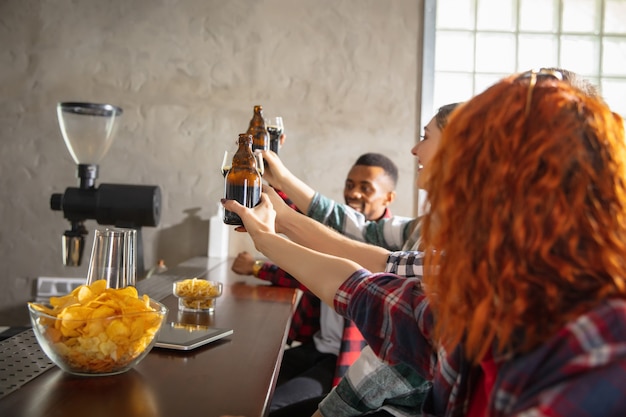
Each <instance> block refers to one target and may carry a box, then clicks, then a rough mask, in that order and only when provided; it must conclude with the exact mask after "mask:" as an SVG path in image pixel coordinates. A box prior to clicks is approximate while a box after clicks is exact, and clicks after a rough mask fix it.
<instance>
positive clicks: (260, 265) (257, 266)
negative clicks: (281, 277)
mask: <svg viewBox="0 0 626 417" xmlns="http://www.w3.org/2000/svg"><path fill="white" fill-rule="evenodd" d="M263 264H264V262H263V261H261V260H259V259H257V260H256V261H254V265H252V275H254V276H255V277H257V278H258V277H259V271H260V270H261V268H263Z"/></svg>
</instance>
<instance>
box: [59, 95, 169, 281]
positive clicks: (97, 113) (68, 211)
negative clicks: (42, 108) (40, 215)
mask: <svg viewBox="0 0 626 417" xmlns="http://www.w3.org/2000/svg"><path fill="white" fill-rule="evenodd" d="M121 115H122V109H121V108H120V107H117V106H113V105H110V104H95V103H79V102H62V103H58V104H57V116H58V120H59V126H60V128H61V133H62V135H63V140H64V141H65V145H66V146H67V149H68V150H69V152H70V154H71V155H72V159H74V162H75V163H76V164H77V177H78V179H79V186H78V187H68V188H66V189H65V193H63V194H52V197H51V198H50V208H51V209H52V210H56V211H63V217H65V218H66V219H67V220H69V222H70V225H71V229H70V230H66V231H65V232H64V233H63V237H62V244H63V264H64V265H66V266H79V265H80V264H81V262H82V257H83V252H84V249H85V236H86V235H87V234H88V231H87V229H86V227H85V224H84V222H85V221H86V220H95V221H96V222H98V224H101V225H113V226H115V227H124V228H134V229H136V230H137V276H138V277H144V275H145V267H144V260H143V243H142V238H141V227H143V226H151V227H154V226H157V225H158V224H159V219H160V217H161V189H160V188H159V186H154V185H130V184H100V185H99V186H98V187H96V179H97V178H98V164H99V163H100V160H101V159H102V157H104V155H105V154H106V153H107V151H108V150H109V147H110V146H111V143H112V142H113V138H114V132H115V127H116V125H115V122H116V120H117V118H118V117H120V116H121Z"/></svg>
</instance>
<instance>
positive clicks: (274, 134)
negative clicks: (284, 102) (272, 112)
mask: <svg viewBox="0 0 626 417" xmlns="http://www.w3.org/2000/svg"><path fill="white" fill-rule="evenodd" d="M265 128H266V129H267V133H269V135H270V150H271V151H273V152H275V153H278V147H279V146H280V135H282V134H283V131H284V130H285V127H284V125H283V118H282V117H280V116H274V117H268V118H267V119H265Z"/></svg>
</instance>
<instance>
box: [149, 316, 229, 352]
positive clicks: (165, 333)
mask: <svg viewBox="0 0 626 417" xmlns="http://www.w3.org/2000/svg"><path fill="white" fill-rule="evenodd" d="M231 334H233V329H225V328H213V327H209V326H203V325H196V324H185V323H175V322H171V323H169V324H165V325H164V326H163V327H162V328H161V330H160V331H159V336H158V337H157V341H156V343H155V345H154V346H155V347H159V348H164V349H175V350H192V349H195V348H197V347H200V346H204V345H206V344H208V343H211V342H215V341H216V340H220V339H223V338H225V337H227V336H230V335H231Z"/></svg>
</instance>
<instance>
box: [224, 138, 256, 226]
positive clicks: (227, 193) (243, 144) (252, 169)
mask: <svg viewBox="0 0 626 417" xmlns="http://www.w3.org/2000/svg"><path fill="white" fill-rule="evenodd" d="M238 144H239V145H238V146H239V147H238V149H237V152H235V155H233V163H232V166H231V168H230V171H228V174H226V179H225V180H224V198H226V199H228V200H237V201H238V202H239V203H241V204H242V205H244V206H246V207H254V206H256V205H257V204H259V201H260V200H261V175H260V174H259V171H258V170H257V166H256V161H257V160H256V158H255V157H254V154H253V153H252V136H251V135H249V134H247V133H240V134H239V139H238ZM224 223H226V224H231V225H235V226H242V225H243V223H242V222H241V218H240V217H239V216H238V215H237V214H235V213H233V212H232V211H229V210H224Z"/></svg>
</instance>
